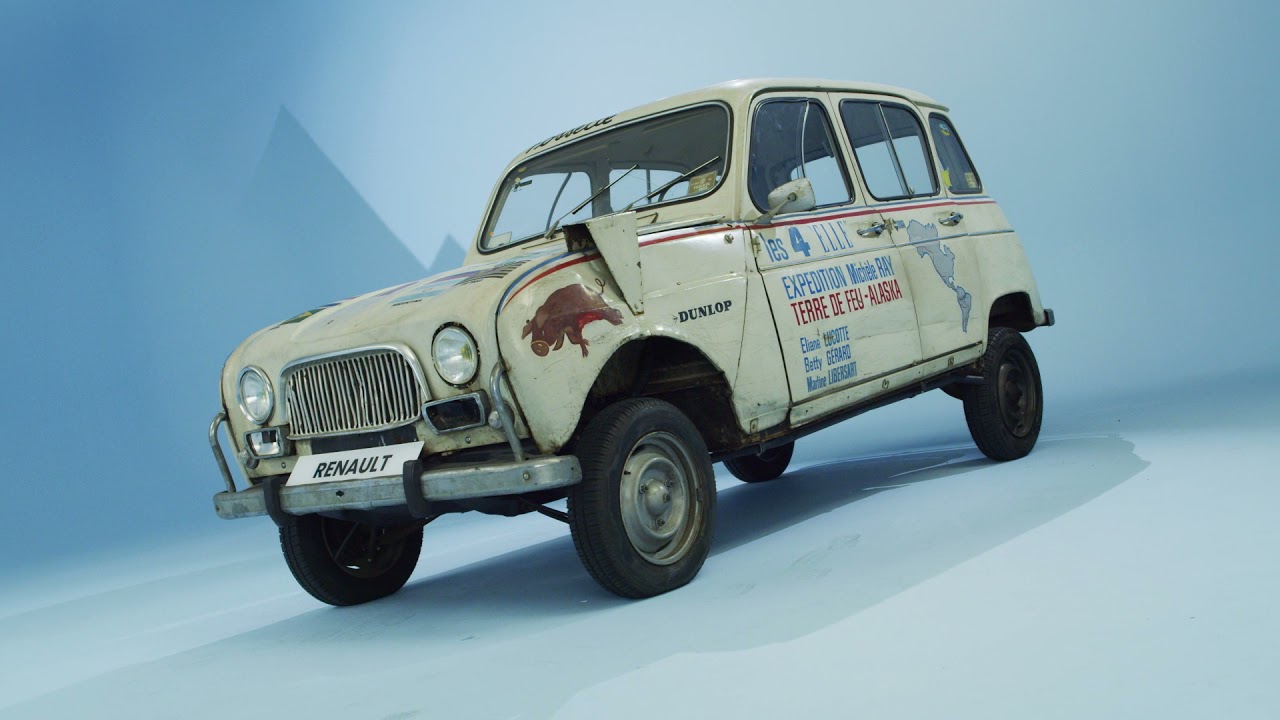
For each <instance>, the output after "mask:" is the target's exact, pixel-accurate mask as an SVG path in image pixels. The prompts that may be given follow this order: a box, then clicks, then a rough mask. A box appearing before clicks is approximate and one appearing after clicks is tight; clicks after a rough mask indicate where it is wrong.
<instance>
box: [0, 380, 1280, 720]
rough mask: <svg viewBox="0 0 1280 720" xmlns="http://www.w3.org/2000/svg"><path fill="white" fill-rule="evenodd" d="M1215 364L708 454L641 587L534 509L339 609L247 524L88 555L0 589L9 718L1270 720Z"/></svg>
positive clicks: (1238, 396)
mask: <svg viewBox="0 0 1280 720" xmlns="http://www.w3.org/2000/svg"><path fill="white" fill-rule="evenodd" d="M1237 382H1238V385H1237V386H1236V387H1235V388H1233V389H1225V390H1224V387H1223V386H1221V385H1219V386H1213V385H1210V388H1211V389H1210V390H1209V391H1206V390H1203V389H1200V390H1198V391H1197V392H1195V393H1190V392H1188V389H1189V388H1191V387H1203V386H1202V385H1200V384H1188V385H1186V386H1182V387H1177V388H1174V387H1171V388H1167V389H1166V390H1164V391H1159V392H1153V393H1149V394H1145V395H1143V396H1140V397H1134V398H1124V399H1119V400H1107V401H1099V400H1096V399H1094V400H1090V399H1087V398H1072V399H1066V398H1064V399H1056V398H1053V397H1052V396H1051V398H1050V400H1051V404H1050V406H1049V409H1048V413H1047V420H1046V426H1045V432H1044V434H1043V435H1042V438H1041V444H1040V445H1039V447H1038V448H1037V450H1036V451H1035V452H1034V453H1033V454H1032V455H1031V456H1030V457H1028V458H1026V459H1024V460H1021V461H1018V462H1014V463H1008V464H995V463H991V462H988V461H986V460H985V459H983V458H982V457H981V456H980V455H979V453H978V452H977V451H976V449H974V448H973V446H972V445H971V444H970V443H969V442H968V436H967V433H966V432H965V430H964V424H963V418H962V416H961V413H960V408H959V404H958V403H956V402H955V401H953V400H950V399H949V398H946V397H945V396H943V395H942V394H941V393H933V394H931V395H929V396H925V397H922V398H919V399H916V400H912V401H909V402H907V403H902V404H899V405H897V406H894V407H892V408H888V409H885V410H883V411H880V412H877V413H872V414H870V415H867V416H864V417H862V418H858V419H855V420H853V421H851V422H848V423H845V424H844V425H842V426H840V427H837V428H834V429H832V430H829V431H826V432H824V433H821V434H819V435H817V436H814V437H813V438H810V439H807V440H805V441H802V444H801V446H800V450H799V452H798V456H797V460H796V463H795V466H794V467H795V469H793V470H792V471H791V472H789V473H788V474H787V475H786V476H784V477H783V478H782V479H780V480H778V481H775V482H774V483H770V484H767V485H761V486H747V485H742V484H739V483H737V482H736V481H734V480H733V479H732V478H730V477H729V476H728V475H727V474H724V473H723V472H722V477H721V479H720V486H721V491H720V496H719V503H720V507H719V511H720V515H719V528H718V531H717V537H716V544H715V549H714V550H713V555H712V557H711V558H710V559H709V560H708V562H707V564H706V566H705V567H704V568H703V570H702V573H701V575H699V577H698V578H697V579H696V580H695V581H694V582H693V583H692V584H691V585H689V586H688V587H686V588H683V589H681V590H679V591H677V592H674V593H670V594H668V595H665V596H662V597H659V598H654V599H652V600H648V601H644V602H627V601H622V600H619V599H617V598H614V597H612V596H610V595H608V594H606V593H604V591H602V590H599V589H598V588H597V587H596V586H595V584H594V583H593V582H592V581H591V579H590V578H589V577H588V576H587V574H586V572H585V571H584V570H582V569H581V567H580V566H579V564H578V560H577V556H576V555H575V553H574V550H573V545H572V542H571V541H570V539H569V537H568V532H567V528H566V527H565V526H563V525H561V524H559V523H557V522H554V521H552V520H548V519H546V518H542V517H540V516H525V517H521V518H516V519H510V520H508V519H503V518H486V517H482V516H460V517H449V518H445V519H442V520H440V521H439V522H437V523H435V524H433V525H431V526H429V527H428V529H427V542H426V547H425V548H424V554H423V558H422V561H421V563H420V564H419V567H418V572H417V574H416V575H415V576H414V579H413V580H411V581H410V584H409V585H408V586H407V587H406V588H405V589H404V590H403V591H402V592H400V593H399V594H397V595H396V596H394V597H392V598H388V599H387V600H384V601H380V602H377V603H373V604H371V605H366V606H363V607H358V608H349V609H332V608H328V607H326V606H323V605H320V604H319V603H317V602H315V601H313V600H312V599H311V598H310V597H309V596H307V595H305V594H303V593H302V592H301V591H300V590H299V589H298V588H297V587H296V585H294V583H293V579H292V577H291V576H290V575H289V572H288V570H287V569H286V568H285V566H284V562H283V560H282V559H281V558H280V557H279V551H278V546H277V545H276V541H275V537H274V531H273V528H272V526H271V525H270V523H269V522H268V521H266V520H257V521H255V520H246V521H240V522H236V523H227V524H226V525H225V532H223V533H220V534H219V535H216V536H213V537H209V538H200V539H190V540H185V541H177V542H174V543H170V544H166V545H165V546H163V547H152V548H146V549H140V550H138V551H136V552H133V553H129V554H125V555H122V554H121V553H119V552H116V553H112V554H104V555H103V556H102V557H100V558H85V559H83V560H82V561H80V562H78V563H76V564H74V565H63V566H61V567H58V568H51V569H46V570H45V571H43V572H41V573H39V574H27V575H25V576H21V577H19V578H17V581H16V582H10V583H6V586H5V587H4V588H2V589H0V717H15V718H17V717H30V718H80V717H128V718H151V717H184V718H185V717H210V718H220V719H225V718H235V717H265V716H267V715H275V716H282V717H294V716H301V715H302V713H306V714H307V715H310V716H312V717H358V718H411V717H423V718H427V717H431V718H457V717H486V718H490V717H491V718H515V717H526V718H542V717H565V718H603V717H608V718H630V717H635V718H651V717H654V716H662V717H676V718H685V717H688V718H695V717H696V718H711V717H732V716H740V717H767V718H779V717H855V716H856V717H860V718H912V717H920V718H970V717H972V718H1056V717H1064V718H1065V717H1070V718H1099V717H1117V718H1119V717H1124V718H1132V717H1160V718H1182V717H1185V718H1203V717H1230V718H1273V717H1278V716H1280V685H1278V684H1277V683H1275V682H1274V679H1275V678H1276V677H1277V676H1280V646H1278V644H1277V640H1280V614H1278V613H1277V612H1276V611H1275V608H1276V602H1277V601H1276V598H1277V597H1278V596H1280V569H1278V565H1277V561H1276V559H1277V555H1278V554H1280V522H1277V520H1280V511H1278V508H1280V473H1277V472H1276V470H1275V464H1274V460H1273V457H1272V454H1273V452H1274V450H1275V449H1276V448H1277V447H1280V443H1278V442H1277V440H1276V437H1277V432H1278V431H1280V384H1277V383H1275V382H1274V381H1270V380H1265V381H1261V380H1259V379H1258V378H1253V379H1244V380H1237ZM1259 383H1262V384H1259ZM921 448H925V449H921Z"/></svg>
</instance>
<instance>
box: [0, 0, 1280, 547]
mask: <svg viewBox="0 0 1280 720" xmlns="http://www.w3.org/2000/svg"><path fill="white" fill-rule="evenodd" d="M1041 5H1042V4H1023V3H967V4H961V5H957V4H955V3H950V2H942V1H936V0H934V1H928V2H901V3H884V4H878V5H874V6H868V5H862V4H857V3H848V2H812V3H805V4H803V5H795V4H791V5H788V4H785V3H784V4H779V3H770V2H754V1H753V2H724V3H699V4H692V3H676V2H666V1H662V2H648V3H643V4H631V5H621V4H610V3H588V2H577V3H575V2H563V3H554V4H534V3H511V4H508V5H503V4H499V3H486V4H472V5H465V4H448V5H444V4H439V5H436V4H432V3H410V2H386V3H380V4H378V5H377V6H376V8H369V7H367V6H366V5H365V4H345V5H339V4H328V5H326V6H321V5H320V4H317V3H304V2H282V3H277V4H273V5H271V6H270V7H261V6H259V4H257V3H234V2H221V3H208V4H206V5H204V6H203V7H200V6H198V5H196V4H185V5H184V6H177V5H176V4H171V3H161V2H151V3H147V2H116V3H97V2H81V3H75V2H68V3H53V2H21V1H19V2H9V3H6V4H5V6H4V7H3V9H0V67H3V68H4V70H3V74H2V75H0V77H2V78H3V79H2V80H0V83H3V84H2V86H0V87H2V89H3V96H2V97H3V98H4V102H3V104H0V139H2V140H3V143H4V146H3V147H4V152H3V156H2V157H3V162H2V163H0V210H2V212H0V237H3V243H4V249H5V258H4V262H3V263H0V288H2V291H3V293H4V296H3V300H4V317H5V322H4V325H3V338H4V341H3V342H4V350H5V351H4V352H3V353H0V370H2V371H3V373H2V374H0V377H3V378H4V379H5V381H6V382H7V388H6V392H5V393H4V396H3V397H4V398H5V403H4V411H3V413H0V443H3V448H4V452H3V457H4V459H5V460H6V461H7V462H8V472H7V473H6V477H5V479H4V482H3V485H2V487H4V488H5V490H6V491H7V492H6V496H5V498H4V499H3V501H2V502H0V514H2V517H3V522H2V523H0V527H3V530H0V532H3V534H4V536H5V538H6V539H16V540H19V541H20V545H21V547H23V548H29V549H26V550H24V551H23V552H21V553H16V554H15V553H5V554H3V555H0V568H4V567H13V566H14V565H18V564H22V563H27V562H35V561H39V560H41V559H43V558H45V557H48V556H50V555H53V554H60V553H61V554H66V553H73V552H79V551H83V550H86V549H89V548H94V547H101V546H103V545H104V544H106V545H110V544H111V543H123V542H126V541H131V540H139V539H141V540H147V541H158V540H160V539H162V538H165V537H169V536H171V535H172V534H174V533H178V532H192V531H195V530H202V529H208V528H210V527H212V526H213V525H214V523H215V522H217V521H216V520H215V519H214V518H213V514H212V510H211V506H210V503H209V496H210V495H211V494H212V493H213V492H214V491H215V490H217V489H218V488H219V486H220V481H219V480H218V477H217V475H216V472H215V470H214V467H213V465H212V462H211V458H210V456H209V453H208V450H207V447H206V446H205V444H204V434H205V428H206V426H207V423H208V420H209V418H210V417H211V416H212V414H213V412H214V411H215V409H216V407H217V404H218V398H217V377H218V372H219V369H220V367H221V364H222V361H223V359H224V358H225V357H226V356H227V354H228V353H229V352H230V351H231V349H232V348H233V347H234V345H235V344H236V343H237V342H239V340H240V339H242V338H243V337H244V336H245V335H247V334H248V333H249V332H251V331H253V330H254V329H257V328H258V327H261V326H263V325H265V324H268V323H270V322H272V321H275V320H279V319H280V318H284V317H288V316H289V315H291V314H294V313H296V312H297V311H299V310H302V309H306V308H309V307H313V306H314V305H316V304H322V303H324V302H329V301H332V300H335V299H340V298H343V297H346V296H349V295H353V294H356V293H358V292H363V291H366V290H370V289H374V288H376V287H381V286H385V285H390V284H393V283H396V282H400V281H403V280H406V279H409V278H412V277H416V276H420V275H422V274H424V273H425V272H427V271H426V269H425V268H424V266H426V265H429V264H431V263H432V262H433V259H434V258H435V256H436V253H437V251H439V250H440V248H441V247H442V243H443V240H444V238H445V236H446V234H448V233H453V234H455V235H456V236H457V237H458V238H459V241H460V242H461V243H462V244H464V245H465V244H468V243H469V242H471V238H472V233H473V232H474V228H475V226H476V225H477V223H478V221H479V219H480V213H481V212H482V210H483V204H484V201H485V199H486V198H487V195H488V192H489V190H490V188H491V187H492V183H493V181H494V180H496V178H497V175H498V173H499V171H500V170H501V168H502V167H503V166H504V165H505V163H506V162H507V161H508V159H509V158H510V157H511V156H513V155H514V154H515V153H517V152H519V151H521V150H522V149H524V148H526V147H527V146H528V145H529V144H531V143H532V142H534V141H536V140H538V139H541V138H544V137H548V136H551V135H554V134H556V133H558V132H560V131H562V130H564V129H566V128H570V127H575V126H577V125H580V124H582V123H583V122H586V121H589V120H591V119H593V118H597V117H601V116H604V115H607V114H610V113H613V112H616V111H618V110H621V109H625V108H627V107H630V106H633V105H637V104H640V103H643V102H647V101H649V100H652V99H655V98H657V97H660V96H664V95H670V94H674V93H677V92H682V91H685V90H689V89H693V88H696V87H700V86H703V85H707V84H710V83H713V82H719V81H723V80H728V79H732V78H736V77H750V76H772V75H802V76H818V77H833V78H841V79H863V80H871V81H877V82H886V83H891V84H898V85H903V86H907V87H911V88H914V89H918V90H921V91H924V92H926V93H929V94H931V95H933V96H935V97H937V98H939V99H940V100H942V101H943V102H945V103H948V104H950V105H951V106H952V108H953V116H954V118H955V120H956V123H957V125H958V126H959V129H960V131H961V133H962V134H963V136H964V138H965V140H966V143H967V144H968V146H969V148H970V151H971V153H972V154H973V156H974V158H975V161H976V163H977V165H978V169H979V170H980V172H981V173H982V176H983V179H984V181H985V183H986V185H987V189H988V190H989V191H990V193H991V194H992V195H994V196H995V197H997V198H998V199H999V200H1000V201H1001V204H1002V206H1003V207H1004V209H1005V211H1006V213H1007V214H1008V215H1009V217H1010V218H1011V220H1012V221H1013V223H1014V225H1015V226H1016V227H1017V228H1018V229H1019V230H1020V232H1021V234H1022V237H1023V240H1024V243H1025V244H1026V246H1027V250H1028V254H1029V255H1030V257H1031V260H1032V264H1033V266H1034V267H1035V269H1036V271H1037V274H1038V277H1039V280H1040V285H1041V291H1042V294H1043V296H1044V298H1045V301H1046V304H1048V305H1051V306H1052V307H1054V308H1055V309H1056V310H1057V312H1058V315H1059V319H1060V323H1061V324H1060V326H1059V327H1057V328H1054V329H1053V330H1050V331H1043V332H1037V333H1036V334H1035V335H1034V336H1033V337H1032V341H1033V343H1034V345H1035V347H1036V349H1037V352H1038V353H1039V354H1040V356H1041V363H1042V366H1043V368H1044V373H1045V376H1046V385H1047V388H1048V393H1049V396H1050V399H1051V400H1052V398H1053V397H1054V396H1055V395H1059V396H1061V395H1062V394H1065V393H1097V394H1099V395H1102V394H1107V393H1112V392H1117V391H1120V390H1122V389H1124V388H1128V387H1132V386H1135V385H1161V386H1167V387H1169V388H1171V391H1172V392H1195V387H1196V379H1197V378H1201V377H1204V376H1208V375H1221V374H1231V373H1234V372H1237V371H1239V370H1241V369H1248V368H1253V369H1256V368H1259V367H1262V368H1272V369H1274V368H1275V367H1276V365H1277V362H1276V359H1275V357H1276V351H1277V349H1278V345H1280V340H1278V339H1277V338H1280V333H1278V332H1277V323H1276V321H1275V320H1274V319H1272V318H1271V307H1272V302H1271V299H1272V292H1271V288H1272V287H1273V286H1274V285H1275V280H1276V268H1277V267H1278V266H1280V250H1277V246H1276V243H1275V241H1274V239H1273V235H1274V233H1272V232H1270V231H1268V230H1267V229H1266V228H1268V227H1271V226H1272V225H1273V224H1274V222H1275V221H1274V211H1273V203H1272V202H1271V201H1269V200H1268V198H1269V197H1270V187H1271V183H1272V181H1273V179H1274V176H1275V169H1276V168H1277V164H1278V163H1280V156H1278V151H1277V143H1276V141H1275V140H1274V139H1273V138H1272V136H1271V133H1270V131H1269V129H1268V128H1269V125H1268V122H1267V121H1268V120H1269V119H1270V118H1272V117H1274V116H1275V113H1274V112H1273V111H1274V110H1275V106H1276V103H1277V99H1276V98H1277V92H1276V91H1277V89H1278V88H1277V80H1276V75H1275V73H1274V65H1275V51H1274V49H1272V47H1271V45H1269V43H1270V42H1271V41H1272V39H1273V38H1274V37H1275V35H1276V31H1277V29H1280V23H1277V11H1276V10H1274V9H1272V6H1265V7H1264V6H1263V5H1262V4H1260V3H1252V2H1240V3H1216V4H1212V5H1211V4H1210V3H1207V2H1206V3H1185V2H1184V3H1179V2H1173V3H1163V4H1161V5H1159V6H1158V7H1157V6H1151V5H1150V4H1147V3H1123V2H1106V3H1100V2H1077V3H1056V4H1054V6H1053V7H1041ZM446 255H447V256H448V257H447V258H445V259H442V262H444V263H448V262H450V261H456V259H457V256H456V250H454V251H451V252H446ZM1047 422H1049V423H1052V415H1051V414H1050V417H1049V419H1048V420H1047ZM11 547H12V546H11Z"/></svg>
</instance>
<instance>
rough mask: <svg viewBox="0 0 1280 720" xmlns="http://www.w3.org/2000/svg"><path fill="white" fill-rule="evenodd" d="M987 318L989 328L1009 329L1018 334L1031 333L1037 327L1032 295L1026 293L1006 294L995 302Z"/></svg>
mask: <svg viewBox="0 0 1280 720" xmlns="http://www.w3.org/2000/svg"><path fill="white" fill-rule="evenodd" d="M987 318H988V319H987V325H988V327H993V328H995V327H1007V328H1011V329H1013V330H1017V331H1018V332H1030V331H1032V330H1034V329H1036V326H1037V323H1036V316H1035V311H1034V309H1033V307H1032V304H1031V295H1030V293H1027V292H1025V291H1017V292H1010V293H1005V294H1004V295H1001V296H1000V297H998V298H996V299H995V300H993V301H992V303H991V310H990V312H989V313H988V314H987Z"/></svg>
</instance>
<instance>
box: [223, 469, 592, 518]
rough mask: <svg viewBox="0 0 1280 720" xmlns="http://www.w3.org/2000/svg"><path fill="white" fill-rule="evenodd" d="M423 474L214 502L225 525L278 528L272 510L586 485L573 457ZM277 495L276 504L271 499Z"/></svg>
mask: <svg viewBox="0 0 1280 720" xmlns="http://www.w3.org/2000/svg"><path fill="white" fill-rule="evenodd" d="M420 468H421V466H419V465H417V464H416V463H407V464H406V467H405V472H404V474H403V475H402V476H401V477H380V478H370V479H367V480H345V481H341V482H331V483H321V484H315V485H296V486H290V485H283V484H281V483H278V482H271V481H267V482H263V483H260V484H258V485H255V486H253V487H250V488H248V489H246V490H240V491H238V492H232V491H226V492H220V493H218V494H217V495H214V496H213V506H214V509H215V510H217V511H218V515H219V516H220V517H223V518H227V519H234V518H242V517H253V516H255V515H271V516H272V518H273V519H276V520H277V522H278V521H279V520H278V518H277V513H275V512H273V510H274V509H275V507H273V506H277V507H278V509H279V510H280V511H283V512H284V513H287V514H289V515H307V514H310V513H318V512H332V511H335V510H368V509H371V508H379V507H395V506H400V505H404V506H408V507H409V508H410V509H411V510H412V509H413V508H414V506H415V505H416V504H418V503H420V502H421V501H423V500H425V501H427V502H431V501H439V500H463V499H466V498H479V497H493V496H497V495H516V494H521V493H527V492H531V491H534V490H547V489H550V488H560V487H567V486H569V485H574V484H576V483H578V482H580V481H581V480H582V468H581V466H580V465H579V464H578V458H576V457H573V456H572V455H558V456H551V457H540V458H530V459H528V460H525V461H523V462H504V463H486V464H483V465H459V466H456V467H449V468H448V469H436V470H430V471H426V472H422V471H421V470H420ZM271 480H277V479H276V478H272V479H271ZM415 484H416V485H417V488H416V490H417V492H416V493H415V487H414V485H415ZM273 493H274V494H275V496H276V497H277V498H278V504H277V501H276V500H275V499H273V498H272V497H271V495H272V494H273Z"/></svg>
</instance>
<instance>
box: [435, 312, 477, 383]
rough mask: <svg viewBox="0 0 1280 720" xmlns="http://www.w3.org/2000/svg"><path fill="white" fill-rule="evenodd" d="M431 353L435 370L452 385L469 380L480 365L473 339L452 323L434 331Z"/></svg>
mask: <svg viewBox="0 0 1280 720" xmlns="http://www.w3.org/2000/svg"><path fill="white" fill-rule="evenodd" d="M431 354H432V356H433V357H434V359H435V361H436V372H438V373H440V377H442V378H444V379H445V381H446V382H448V383H450V384H452V385H465V384H467V383H469V382H471V379H472V378H474V377H475V376H476V369H477V368H479V366H480V363H479V355H478V353H477V352H476V343H475V341H474V340H472V339H471V336H470V335H468V334H467V331H466V330H463V329H462V328H460V327H456V326H454V325H449V326H446V327H444V328H441V329H440V332H438V333H436V339H435V342H433V343H432V344H431Z"/></svg>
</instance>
